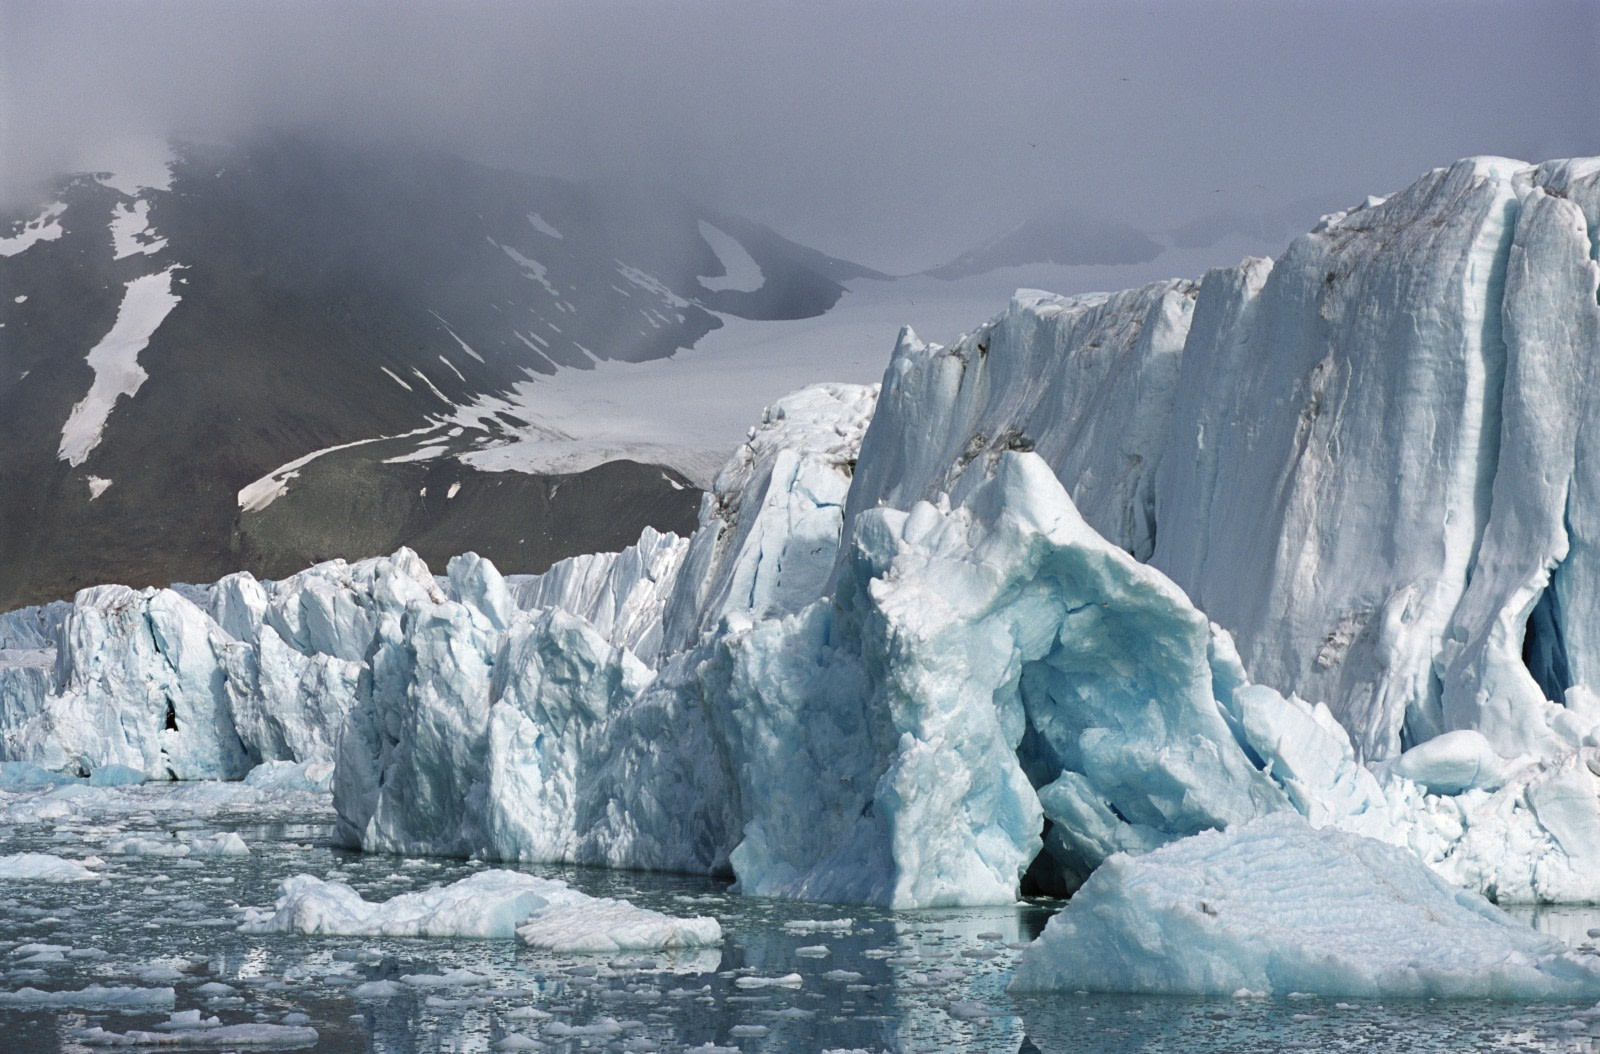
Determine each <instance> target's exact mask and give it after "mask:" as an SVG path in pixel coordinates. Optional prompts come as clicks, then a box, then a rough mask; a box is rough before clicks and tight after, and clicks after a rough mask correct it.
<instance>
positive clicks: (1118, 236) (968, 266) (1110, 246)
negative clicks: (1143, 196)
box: [923, 213, 1162, 279]
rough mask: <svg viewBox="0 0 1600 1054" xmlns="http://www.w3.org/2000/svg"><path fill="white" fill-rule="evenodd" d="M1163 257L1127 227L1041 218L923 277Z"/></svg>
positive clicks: (1090, 220)
mask: <svg viewBox="0 0 1600 1054" xmlns="http://www.w3.org/2000/svg"><path fill="white" fill-rule="evenodd" d="M1161 252H1162V246H1161V244H1160V243H1159V242H1157V241H1155V240H1154V239H1152V238H1151V237H1150V236H1149V235H1148V234H1146V233H1144V232H1143V231H1141V230H1139V229H1138V228H1136V227H1133V226H1130V225H1129V224H1126V223H1119V222H1116V221H1114V220H1102V219H1097V218H1095V217H1092V216H1082V215H1078V214H1075V213H1065V214H1061V215H1053V216H1052V215H1041V216H1035V217H1033V218H1031V219H1028V220H1025V221H1023V222H1022V223H1019V224H1017V226H1015V227H1013V228H1012V229H1011V230H1009V231H1006V232H1005V233H1004V234H1000V235H997V236H996V237H994V238H991V239H990V240H988V241H986V242H984V243H983V244H982V245H979V246H977V247H975V248H973V249H970V250H968V251H967V252H964V253H962V254H961V255H960V256H958V257H956V258H955V259H954V260H951V261H950V262H949V263H947V264H943V265H941V266H939V267H934V268H931V269H929V270H927V271H924V272H923V273H924V274H926V275H929V276H931V277H933V278H943V279H956V278H966V277H969V276H971V275H978V274H984V273H985V272H988V271H994V270H998V269H1000V268H1002V267H1020V266H1024V265H1027V264H1057V265H1062V266H1076V265H1084V264H1137V263H1145V262H1147V261H1150V260H1154V259H1155V258H1156V257H1158V256H1160V255H1161Z"/></svg>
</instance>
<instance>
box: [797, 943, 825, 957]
mask: <svg viewBox="0 0 1600 1054" xmlns="http://www.w3.org/2000/svg"><path fill="white" fill-rule="evenodd" d="M794 953H795V954H796V955H798V956H800V958H802V959H826V958H827V957H828V946H827V945H826V944H811V945H807V946H806V947H804V948H796V949H795V950H794Z"/></svg>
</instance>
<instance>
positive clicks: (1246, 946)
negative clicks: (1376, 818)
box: [1011, 814, 1600, 999]
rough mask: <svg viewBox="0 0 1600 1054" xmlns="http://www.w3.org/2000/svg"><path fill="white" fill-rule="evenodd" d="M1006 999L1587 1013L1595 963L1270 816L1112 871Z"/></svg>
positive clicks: (1424, 880) (1466, 900) (1042, 945)
mask: <svg viewBox="0 0 1600 1054" xmlns="http://www.w3.org/2000/svg"><path fill="white" fill-rule="evenodd" d="M1011 987H1012V989H1013V990H1014V991H1079V990H1089V991H1102V992H1145V993H1159V994H1166V995H1229V994H1234V993H1238V992H1251V993H1258V994H1262V995H1275V996H1286V995H1289V994H1291V993H1296V992H1298V993H1306V994H1312V995H1322V996H1365V997H1377V996H1384V997H1390V998H1393V997H1418V998H1420V997H1449V998H1496V999H1593V998H1595V997H1596V995H1600V958H1597V957H1595V956H1593V955H1587V956H1583V955H1577V954H1574V953H1573V952H1572V951H1571V950H1570V949H1568V947H1567V945H1566V944H1565V943H1564V942H1562V941H1560V940H1559V939H1556V938H1554V937H1549V936H1547V935H1544V934H1541V933H1537V932H1535V931H1534V930H1532V929H1529V928H1528V927H1527V926H1525V925H1523V924H1521V923H1518V922H1514V921H1513V920H1511V919H1510V918H1508V917H1506V916H1505V915H1504V914H1502V913H1501V912H1500V911H1499V910H1497V909H1496V908H1494V907H1493V906H1492V905H1490V904H1489V903H1488V902H1487V901H1485V900H1483V899H1482V898H1481V897H1479V896H1478V895H1477V894H1474V893H1468V892H1463V891H1461V890H1458V889H1455V888H1454V887H1452V886H1450V885H1449V884H1448V883H1446V882H1445V881H1444V880H1443V879H1441V878H1440V877H1439V876H1438V875H1436V874H1434V873H1433V872H1432V871H1431V870H1429V869H1428V868H1427V867H1426V866H1424V865H1423V864H1422V863H1421V862H1420V861H1419V860H1418V859H1417V858H1416V857H1415V856H1414V855H1412V854H1411V853H1409V852H1407V851H1406V850H1404V849H1400V848H1397V847H1394V846H1390V845H1385V844H1383V843H1381V842H1376V841H1373V840H1372V839H1369V838H1363V837H1361V836H1359V835H1351V834H1346V833H1344V832H1340V831H1336V830H1332V829H1327V828H1325V829H1323V830H1321V831H1318V830H1314V829H1312V828H1311V827H1310V826H1309V825H1308V824H1306V822H1305V821H1304V820H1303V819H1301V818H1299V817H1297V816H1292V815H1288V814H1279V815H1276V816H1270V817H1263V818H1261V819H1259V820H1254V821H1251V822H1250V823H1247V824H1242V825H1239V826H1237V827H1234V828H1231V829H1230V830H1228V831H1226V832H1208V833H1205V834H1199V835H1195V836H1193V837H1191V838H1186V839H1184V840H1183V841H1180V842H1175V843H1173V844H1172V845H1169V846H1166V847H1165V848H1162V849H1158V850H1156V851H1155V852H1152V853H1149V854H1146V855H1144V856H1138V857H1133V856H1114V857H1112V858H1111V859H1110V860H1108V861H1106V863H1105V865H1104V866H1103V867H1101V868H1100V870H1098V871H1096V872H1095V874H1094V876H1093V877H1092V878H1090V879H1089V881H1088V882H1087V883H1086V884H1085V885H1084V887H1083V888H1082V889H1080V890H1079V891H1078V893H1077V895H1076V896H1074V897H1073V898H1072V900H1071V901H1069V902H1068V904H1067V907H1066V908H1065V909H1064V910H1063V911H1062V912H1061V913H1060V914H1058V915H1056V916H1055V917H1054V918H1053V919H1051V920H1050V923H1049V924H1048V925H1047V926H1046V927H1045V931H1044V933H1043V934H1042V935H1041V936H1040V938H1039V939H1038V940H1037V941H1036V942H1035V943H1034V944H1032V945H1030V946H1029V948H1028V949H1027V951H1025V952H1024V953H1023V956H1022V961H1021V963H1020V965H1019V966H1018V968H1017V973H1016V976H1015V978H1014V980H1013V981H1012V984H1011Z"/></svg>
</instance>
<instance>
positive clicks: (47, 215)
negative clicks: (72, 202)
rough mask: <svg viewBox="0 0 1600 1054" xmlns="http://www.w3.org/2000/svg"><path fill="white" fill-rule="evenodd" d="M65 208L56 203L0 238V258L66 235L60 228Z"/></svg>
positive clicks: (61, 204) (63, 205) (60, 203)
mask: <svg viewBox="0 0 1600 1054" xmlns="http://www.w3.org/2000/svg"><path fill="white" fill-rule="evenodd" d="M66 211H67V206H66V205H65V204H63V203H62V202H59V201H58V202H56V203H55V204H53V205H50V206H48V207H47V208H46V209H45V210H44V211H43V212H41V213H39V215H37V216H35V217H34V218H33V219H31V220H28V221H27V222H25V223H19V224H17V225H16V226H15V227H13V228H12V233H10V234H7V235H5V236H4V237H0V256H15V255H17V254H18V253H20V252H23V251H25V250H27V249H31V248H33V246H35V245H37V244H39V243H40V242H53V241H55V240H56V239H57V238H59V237H61V235H62V234H64V233H66V232H65V231H64V230H63V229H62V226H61V214H62V213H64V212H66Z"/></svg>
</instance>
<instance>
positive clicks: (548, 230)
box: [528, 212, 564, 241]
mask: <svg viewBox="0 0 1600 1054" xmlns="http://www.w3.org/2000/svg"><path fill="white" fill-rule="evenodd" d="M528 222H529V223H531V224H533V229H534V230H536V231H538V232H539V233H540V234H544V235H548V236H549V237H551V238H554V239H556V240H557V241H562V240H564V239H563V236H562V234H561V232H560V231H558V230H556V229H555V228H554V227H552V226H550V224H549V222H548V221H546V220H545V218H544V217H543V216H541V215H539V214H538V213H537V212H530V213H528Z"/></svg>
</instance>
